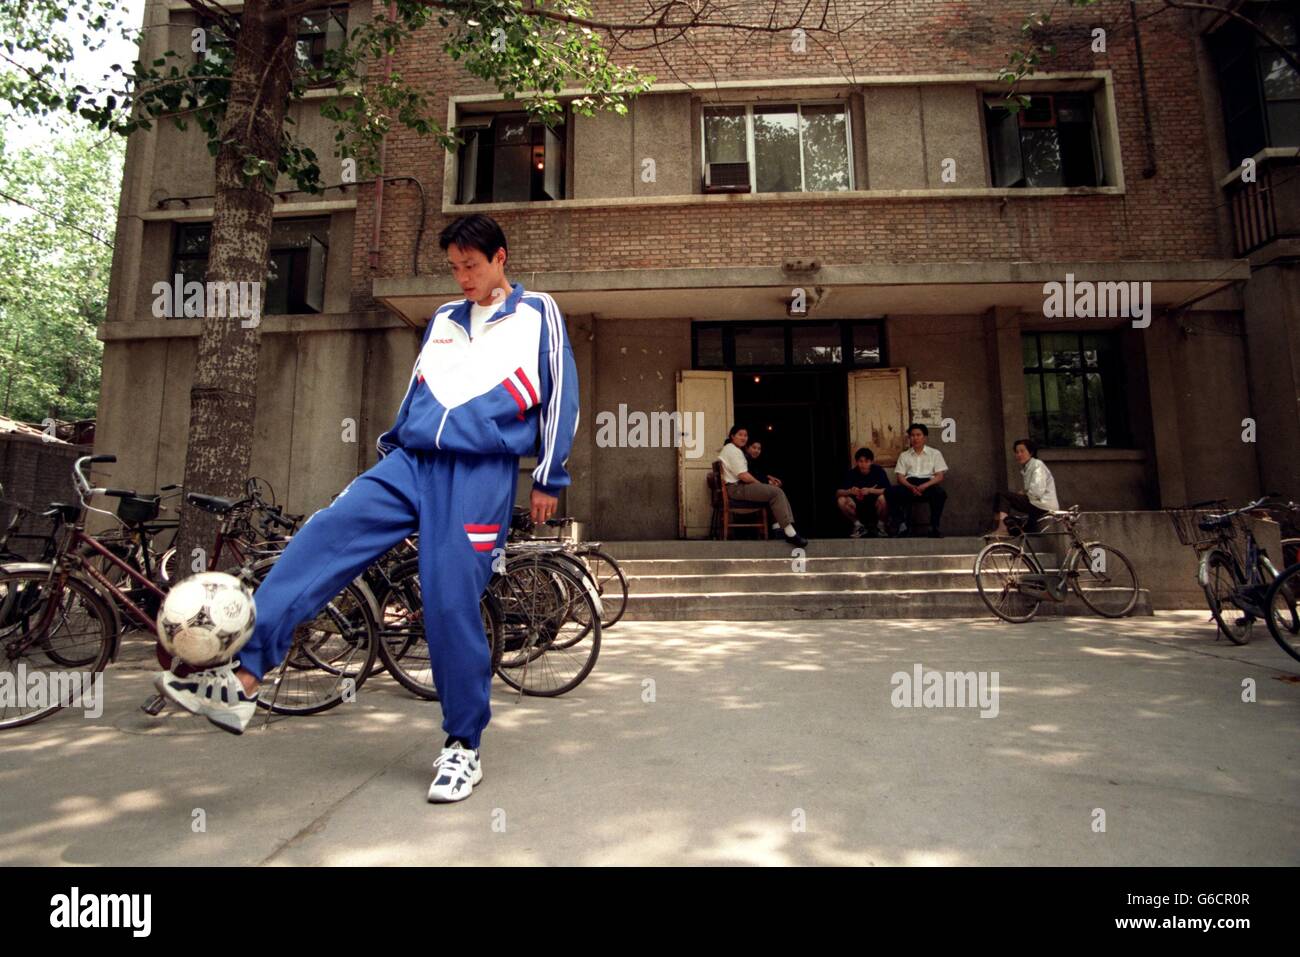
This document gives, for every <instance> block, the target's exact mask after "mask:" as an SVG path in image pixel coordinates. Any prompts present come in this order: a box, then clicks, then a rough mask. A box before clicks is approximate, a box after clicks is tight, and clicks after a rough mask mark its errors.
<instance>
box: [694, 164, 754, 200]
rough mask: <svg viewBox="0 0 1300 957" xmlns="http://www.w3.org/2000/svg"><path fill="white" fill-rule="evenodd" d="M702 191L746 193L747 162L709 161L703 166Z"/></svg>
mask: <svg viewBox="0 0 1300 957" xmlns="http://www.w3.org/2000/svg"><path fill="white" fill-rule="evenodd" d="M704 192H706V193H748V192H749V164H748V163H709V164H707V165H706V166H705V167H704Z"/></svg>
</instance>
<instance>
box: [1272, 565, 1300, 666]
mask: <svg viewBox="0 0 1300 957" xmlns="http://www.w3.org/2000/svg"><path fill="white" fill-rule="evenodd" d="M1297 599H1300V560H1297V561H1296V562H1294V563H1292V564H1291V565H1288V566H1287V567H1286V569H1285V570H1283V572H1282V574H1280V575H1279V576H1278V577H1277V579H1276V580H1275V581H1274V582H1273V583H1272V584H1271V585H1269V587H1268V591H1267V592H1266V593H1265V594H1264V609H1265V611H1266V612H1267V617H1266V619H1265V620H1266V621H1267V622H1268V631H1269V634H1271V635H1272V636H1273V640H1274V641H1276V642H1277V643H1278V645H1279V646H1280V647H1281V649H1282V650H1283V651H1285V652H1286V653H1287V654H1288V655H1290V656H1291V657H1292V658H1294V659H1295V660H1296V661H1300V610H1298V609H1297V605H1298V604H1300V602H1298V601H1297Z"/></svg>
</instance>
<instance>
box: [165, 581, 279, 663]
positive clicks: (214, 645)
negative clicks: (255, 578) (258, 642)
mask: <svg viewBox="0 0 1300 957" xmlns="http://www.w3.org/2000/svg"><path fill="white" fill-rule="evenodd" d="M256 621H257V609H256V607H255V606H254V604H253V594H252V592H250V591H249V590H248V589H246V588H245V587H244V586H243V585H242V584H241V583H240V581H239V579H238V578H235V577H234V576H233V575H227V574H226V573H225V572H200V573H199V574H197V575H191V576H190V577H189V578H185V579H182V580H181V581H179V582H177V583H176V584H175V585H174V586H173V587H172V589H171V590H170V591H169V592H167V597H166V598H164V599H163V603H162V609H161V610H160V611H159V612H158V640H159V641H160V642H162V646H163V647H164V648H166V649H167V651H168V652H170V653H171V654H173V655H175V656H176V657H177V658H180V659H181V660H182V661H184V662H185V663H186V664H188V665H192V666H195V667H206V666H208V665H215V664H220V663H223V662H226V661H229V660H230V659H231V658H233V657H234V655H235V652H237V651H239V649H240V648H242V647H244V644H245V643H246V642H247V641H248V639H249V638H251V637H252V635H253V625H254V623H255V622H256Z"/></svg>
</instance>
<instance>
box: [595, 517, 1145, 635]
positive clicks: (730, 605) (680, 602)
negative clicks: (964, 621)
mask: <svg viewBox="0 0 1300 957" xmlns="http://www.w3.org/2000/svg"><path fill="white" fill-rule="evenodd" d="M602 547H603V549H604V550H605V551H607V552H608V553H609V554H610V555H612V556H613V557H614V558H615V559H616V560H617V561H618V563H619V565H620V567H621V568H622V569H623V574H625V575H626V576H627V579H628V605H627V611H626V613H625V615H624V619H625V620H629V621H708V620H718V619H726V620H731V621H777V620H789V619H797V618H991V617H993V615H992V613H991V612H990V611H989V610H988V608H987V607H986V606H985V604H984V602H983V601H982V600H981V599H980V596H979V592H978V591H977V590H976V588H975V578H974V576H973V574H972V569H973V568H974V566H975V556H976V555H977V554H979V551H980V549H981V548H983V547H984V540H983V539H981V538H978V537H967V538H938V539H936V538H904V539H864V540H853V539H847V538H845V539H819V540H815V541H812V542H810V543H809V545H808V547H807V548H806V549H804V553H805V554H804V555H803V556H795V555H794V554H793V550H792V549H791V547H790V546H789V545H787V544H786V543H785V542H784V541H781V540H775V541H767V542H763V541H732V542H716V541H651V542H605V543H604V544H603V546H602ZM1035 547H1036V548H1038V546H1037V545H1035ZM1038 552H1039V556H1040V558H1041V559H1042V560H1043V561H1044V563H1045V564H1048V565H1049V567H1052V566H1053V564H1054V563H1053V559H1052V554H1051V551H1050V546H1046V545H1044V547H1041V548H1038ZM799 558H801V559H802V563H803V567H802V570H798V571H797V570H796V569H795V562H796V560H797V559H799ZM1038 614H1039V615H1040V616H1046V615H1090V614H1092V612H1090V611H1089V610H1088V609H1087V608H1086V607H1085V606H1084V605H1083V603H1082V602H1080V601H1079V599H1078V598H1077V597H1076V596H1074V595H1071V596H1070V599H1069V600H1068V601H1066V602H1064V603H1062V604H1057V603H1055V602H1047V601H1045V602H1043V603H1042V605H1041V606H1040V607H1039V611H1038ZM1134 614H1139V615H1149V614H1151V603H1150V598H1149V596H1148V595H1147V592H1146V590H1145V589H1143V590H1142V591H1141V593H1140V594H1139V597H1138V604H1137V607H1136V608H1135V609H1134Z"/></svg>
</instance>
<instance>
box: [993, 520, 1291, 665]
mask: <svg viewBox="0 0 1300 957" xmlns="http://www.w3.org/2000/svg"><path fill="white" fill-rule="evenodd" d="M1166 512H1167V513H1168V515H1169V516H1170V519H1171V521H1172V522H1173V526H1174V531H1175V533H1176V534H1177V536H1178V540H1179V541H1180V542H1181V543H1182V544H1183V545H1185V546H1188V547H1190V548H1193V549H1194V550H1195V551H1196V555H1197V573H1196V576H1197V579H1196V580H1197V584H1198V586H1199V587H1200V588H1201V590H1202V591H1203V592H1204V594H1205V600H1206V604H1207V605H1208V606H1209V610H1210V615H1211V617H1212V618H1213V619H1214V622H1215V624H1216V626H1217V628H1218V629H1219V632H1220V633H1221V634H1222V635H1223V636H1224V637H1225V638H1227V639H1228V640H1229V641H1231V642H1233V643H1234V644H1238V645H1244V644H1246V643H1247V642H1248V641H1249V640H1250V637H1251V634H1252V632H1253V631H1254V628H1255V625H1256V624H1258V623H1259V622H1261V621H1262V622H1264V624H1265V626H1266V627H1267V628H1268V631H1269V634H1271V635H1272V637H1273V639H1274V640H1275V641H1276V642H1277V643H1278V645H1279V646H1280V647H1281V648H1282V650H1283V651H1285V652H1286V653H1287V654H1288V655H1290V656H1291V657H1292V658H1295V659H1296V660H1297V661H1300V612H1298V611H1297V598H1298V597H1300V539H1296V538H1293V537H1283V538H1282V541H1281V546H1282V554H1283V556H1284V559H1283V560H1284V562H1287V564H1284V566H1283V569H1282V570H1281V571H1279V570H1278V568H1277V566H1275V565H1274V564H1273V561H1272V559H1271V558H1270V557H1269V555H1268V552H1267V551H1266V550H1265V549H1264V548H1263V547H1261V545H1260V543H1259V541H1258V540H1257V538H1256V536H1255V529H1254V525H1253V522H1254V520H1255V519H1268V520H1271V521H1274V522H1276V523H1277V524H1278V526H1279V527H1280V528H1284V529H1286V528H1294V527H1295V524H1296V521H1297V518H1298V517H1300V505H1297V504H1296V503H1294V502H1281V501H1279V500H1278V496H1275V495H1269V496H1264V497H1262V498H1259V499H1256V500H1255V501H1253V502H1250V503H1248V504H1246V505H1244V506H1242V507H1240V508H1229V507H1228V504H1227V502H1226V501H1223V500H1215V501H1208V502H1197V503H1195V504H1192V505H1187V506H1180V507H1177V508H1170V509H1166ZM1080 519H1081V515H1080V511H1079V508H1078V506H1075V507H1074V508H1071V509H1067V510H1053V511H1050V512H1046V513H1044V514H1043V515H1042V516H1040V517H1038V523H1037V524H1038V526H1040V527H1037V528H1034V527H1033V523H1032V522H1031V520H1030V518H1029V517H1028V516H1014V517H1011V518H1008V519H1007V531H1008V533H1009V534H1008V536H1005V538H1006V539H1008V540H995V541H991V542H990V543H989V544H987V545H986V546H985V547H984V549H983V550H982V551H981V552H980V553H979V555H978V556H977V557H976V559H975V567H974V574H975V582H976V586H977V587H978V589H979V593H980V597H981V598H982V599H983V600H984V603H985V604H986V605H987V606H988V608H989V610H990V611H992V612H993V613H994V614H995V615H997V616H998V617H999V618H1002V619H1004V620H1005V621H1010V622H1025V621H1029V620H1030V619H1031V618H1033V617H1034V616H1035V615H1036V614H1037V613H1038V611H1039V608H1040V607H1041V605H1042V603H1043V602H1044V601H1051V602H1056V603H1061V602H1065V601H1067V600H1068V599H1069V597H1070V595H1071V593H1073V594H1076V595H1078V597H1079V599H1080V600H1081V601H1082V602H1083V603H1084V605H1086V606H1087V607H1088V608H1089V609H1091V610H1092V611H1094V612H1096V613H1097V614H1099V615H1103V616H1105V617H1107V618H1120V617H1123V616H1124V615H1128V614H1130V613H1131V612H1132V611H1133V609H1134V607H1135V605H1136V603H1137V601H1138V596H1139V585H1138V577H1137V572H1136V571H1135V570H1134V568H1133V563H1132V562H1130V561H1129V559H1128V558H1127V557H1126V556H1125V555H1124V553H1123V552H1121V551H1120V550H1119V549H1117V548H1115V547H1114V546H1112V545H1108V544H1106V543H1104V542H1100V541H1090V540H1085V538H1084V537H1083V536H1082V535H1081V534H1080V532H1079V524H1080ZM1031 532H1032V534H1031ZM1038 536H1044V537H1049V538H1050V537H1051V536H1060V537H1062V538H1063V541H1064V546H1065V547H1064V553H1063V554H1054V555H1052V556H1046V557H1051V558H1055V559H1056V568H1055V570H1048V569H1047V567H1046V562H1045V561H1044V556H1040V555H1039V553H1038V551H1036V549H1035V546H1034V542H1033V538H1035V537H1038ZM989 537H990V538H994V536H989ZM1053 551H1054V552H1058V553H1059V551H1060V550H1059V549H1053Z"/></svg>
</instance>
